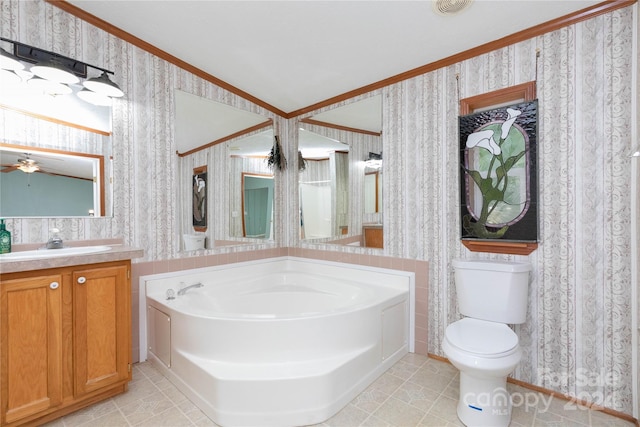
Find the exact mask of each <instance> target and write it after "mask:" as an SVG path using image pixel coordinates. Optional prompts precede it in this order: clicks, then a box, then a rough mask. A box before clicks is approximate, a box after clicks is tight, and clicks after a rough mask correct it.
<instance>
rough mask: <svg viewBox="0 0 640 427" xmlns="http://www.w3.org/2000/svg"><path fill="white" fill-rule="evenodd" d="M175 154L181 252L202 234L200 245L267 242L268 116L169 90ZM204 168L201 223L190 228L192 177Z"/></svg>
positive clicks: (270, 192) (270, 194) (270, 184)
mask: <svg viewBox="0 0 640 427" xmlns="http://www.w3.org/2000/svg"><path fill="white" fill-rule="evenodd" d="M175 108H176V114H175V117H176V123H175V132H176V133H175V137H176V145H177V152H178V156H179V162H178V165H179V170H178V173H179V179H178V185H179V190H178V194H179V200H180V203H179V206H178V209H179V217H180V224H181V225H180V233H181V237H182V240H183V244H182V245H181V246H180V249H181V250H198V249H200V248H199V247H196V248H194V247H193V246H189V245H188V244H186V242H187V241H188V240H194V239H195V237H197V236H201V237H203V238H204V243H203V244H204V248H206V249H212V248H216V247H222V246H229V245H246V244H255V243H261V242H262V243H263V242H265V241H266V242H271V241H273V238H274V237H273V219H274V216H275V212H274V209H273V206H274V203H273V201H274V187H275V185H274V180H273V173H272V171H271V170H270V169H269V168H268V167H267V161H266V159H267V156H268V154H269V152H270V150H271V147H272V146H273V140H274V137H273V127H272V122H271V120H269V119H267V118H266V117H263V116H261V115H259V114H255V113H252V112H249V111H245V110H241V109H238V108H235V107H232V106H229V105H225V104H222V103H219V102H216V101H212V100H210V99H207V98H204V97H201V96H197V95H194V94H191V93H188V92H185V91H182V90H175ZM202 168H205V169H206V171H207V172H206V187H205V188H202V189H201V190H202V191H204V192H205V194H206V198H205V200H206V207H205V209H204V212H205V215H206V218H205V223H206V226H205V227H203V226H198V227H195V226H194V222H193V215H192V206H193V202H192V199H193V182H194V181H193V180H194V177H196V174H195V171H201V170H202Z"/></svg>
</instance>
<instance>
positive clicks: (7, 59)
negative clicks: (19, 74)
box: [0, 48, 24, 71]
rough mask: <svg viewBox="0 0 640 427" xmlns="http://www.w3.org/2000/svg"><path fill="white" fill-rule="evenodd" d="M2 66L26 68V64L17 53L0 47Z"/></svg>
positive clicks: (14, 68)
mask: <svg viewBox="0 0 640 427" xmlns="http://www.w3.org/2000/svg"><path fill="white" fill-rule="evenodd" d="M0 68H2V69H3V70H10V71H16V70H22V69H24V65H23V64H22V62H20V61H19V60H18V58H17V57H16V56H15V55H12V54H10V53H9V52H7V51H6V50H4V49H2V48H0Z"/></svg>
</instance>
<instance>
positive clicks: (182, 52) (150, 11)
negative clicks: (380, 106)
mask: <svg viewBox="0 0 640 427" xmlns="http://www.w3.org/2000/svg"><path fill="white" fill-rule="evenodd" d="M67 1H68V2H69V3H71V4H73V5H75V6H77V7H79V8H81V9H83V10H85V11H86V12H88V13H90V14H93V15H95V16H97V17H99V18H101V19H102V20H104V21H106V22H108V23H109V24H111V25H114V26H115V27H118V28H120V29H122V30H124V31H126V32H128V33H130V34H132V35H134V36H136V37H138V38H140V39H142V40H144V41H146V42H148V43H150V44H151V45H153V46H155V47H157V48H159V49H161V50H163V51H165V52H167V53H169V54H171V55H173V56H175V57H177V58H179V59H181V60H183V61H185V62H187V63H189V64H191V65H193V66H195V67H197V68H199V69H201V70H203V71H205V72H207V73H208V74H211V75H213V76H214V77H216V78H218V79H220V80H222V81H224V82H226V83H228V84H230V85H233V86H234V87H236V88H238V89H240V90H242V91H244V92H246V93H248V94H250V95H252V96H254V97H256V98H258V99H260V100H261V101H263V102H265V103H267V104H269V105H271V106H273V107H275V108H277V109H279V110H281V111H284V112H285V113H290V112H292V111H297V110H299V109H302V108H306V107H309V106H311V105H314V104H316V103H319V102H322V101H325V100H327V99H330V98H333V97H335V96H339V95H342V94H344V93H347V92H350V91H353V90H357V89H359V88H362V87H364V86H367V85H370V84H374V83H376V82H379V81H381V80H384V79H387V78H391V77H394V76H396V75H398V74H400V73H403V72H406V71H409V70H411V69H414V68H417V67H421V66H423V65H427V64H430V63H432V62H435V61H437V60H440V59H443V58H446V57H449V56H451V55H454V54H456V53H459V52H463V51H465V50H468V49H470V48H473V47H476V46H479V45H482V44H484V43H487V42H491V41H493V40H497V39H499V38H502V37H504V36H507V35H510V34H513V33H516V32H518V31H521V30H524V29H527V28H530V27H533V26H535V25H537V24H540V23H543V22H547V21H549V20H552V19H554V18H557V17H560V16H564V15H567V14H569V13H572V12H574V11H577V10H580V9H583V8H585V7H589V6H591V5H594V4H597V3H599V2H600V1H599V0H596V1H593V0H475V2H474V3H472V4H471V6H470V7H469V8H468V9H466V10H464V11H463V12H461V13H460V14H458V15H454V16H442V15H439V14H436V13H435V12H434V11H433V9H432V2H431V1H430V0H422V1H418V0H415V1H369V0H363V1H311V0H298V1H238V0H237V1H213V0H209V1H207V0H200V1H192V0H179V1H178V0H164V1H133V0H121V1H117V2H114V1H110V0H67ZM450 2H453V0H450ZM115 79H116V81H117V79H118V76H117V75H116V76H115Z"/></svg>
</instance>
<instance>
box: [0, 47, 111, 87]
mask: <svg viewBox="0 0 640 427" xmlns="http://www.w3.org/2000/svg"><path fill="white" fill-rule="evenodd" d="M0 40H2V41H3V42H7V43H11V44H12V45H13V55H14V56H16V57H18V58H20V59H21V60H23V61H26V62H30V63H32V64H35V63H44V62H48V61H55V62H57V63H59V64H62V65H63V66H64V67H65V68H67V69H68V70H69V71H70V72H72V73H73V74H75V75H76V76H78V77H81V78H86V77H87V67H91V68H94V69H96V70H100V71H102V72H103V73H108V74H112V75H113V74H114V72H113V71H109V70H107V69H104V68H102V67H96V66H95V65H91V64H87V63H86V62H82V61H78V60H77V59H73V58H69V57H67V56H63V55H60V54H58V53H55V52H50V51H48V50H44V49H40V48H37V47H34V46H29V45H27V44H24V43H20V42H17V41H14V40H10V39H6V38H4V37H0Z"/></svg>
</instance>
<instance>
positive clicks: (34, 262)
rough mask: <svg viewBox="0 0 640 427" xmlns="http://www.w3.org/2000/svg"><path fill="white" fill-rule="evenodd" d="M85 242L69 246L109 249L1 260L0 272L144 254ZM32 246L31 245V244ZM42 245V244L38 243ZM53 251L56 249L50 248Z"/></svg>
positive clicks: (18, 248)
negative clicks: (106, 249) (103, 247)
mask: <svg viewBox="0 0 640 427" xmlns="http://www.w3.org/2000/svg"><path fill="white" fill-rule="evenodd" d="M82 243H85V242H71V243H70V246H91V245H106V246H109V247H110V248H111V249H109V250H108V251H104V252H94V253H87V254H73V255H68V256H54V257H50V258H49V257H44V258H33V259H16V260H1V261H0V273H15V272H19V271H33V270H43V269H46V268H57V267H68V266H73V265H86V264H96V263H100V262H110V261H122V260H127V259H132V258H140V257H142V256H144V250H142V249H139V248H133V247H131V246H125V245H123V244H121V243H109V242H100V243H99V242H97V241H94V242H91V244H82ZM16 246H18V247H17V248H16V250H13V251H12V252H20V250H32V249H37V248H32V247H29V245H16ZM31 246H33V245H31ZM40 246H42V245H40ZM50 250H51V251H55V250H56V249H50Z"/></svg>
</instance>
